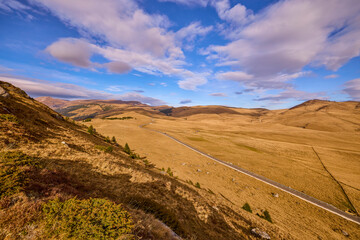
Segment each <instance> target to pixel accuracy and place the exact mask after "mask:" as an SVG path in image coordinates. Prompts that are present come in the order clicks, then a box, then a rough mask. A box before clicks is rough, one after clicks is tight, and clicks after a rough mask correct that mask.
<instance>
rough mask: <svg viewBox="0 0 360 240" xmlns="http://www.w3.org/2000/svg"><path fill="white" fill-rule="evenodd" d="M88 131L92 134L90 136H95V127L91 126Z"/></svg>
mask: <svg viewBox="0 0 360 240" xmlns="http://www.w3.org/2000/svg"><path fill="white" fill-rule="evenodd" d="M87 131H88V133H90V135H93V134H94V133H95V128H94V127H93V125H90V126H89V127H88V130H87Z"/></svg>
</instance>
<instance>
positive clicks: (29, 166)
mask: <svg viewBox="0 0 360 240" xmlns="http://www.w3.org/2000/svg"><path fill="white" fill-rule="evenodd" d="M0 149H2V150H1V152H0V178H1V179H0V180H1V181H0V238H1V239H68V238H72V239H86V238H92V239H178V238H184V239H241V238H248V239H252V238H256V237H255V235H252V234H251V229H254V228H255V227H259V228H261V229H265V230H266V232H267V233H268V234H269V235H270V236H272V237H275V238H277V239H291V238H292V237H291V235H289V234H287V233H285V232H284V231H282V230H281V229H279V228H277V227H276V226H273V225H272V224H271V223H268V222H267V221H266V220H263V219H261V218H257V217H254V216H253V215H252V214H250V213H248V212H247V211H245V210H244V209H240V208H235V209H234V208H232V207H231V205H229V203H228V202H226V201H224V200H223V199H222V198H219V197H218V196H216V195H214V194H213V193H211V192H209V191H207V190H205V189H199V188H196V187H195V186H193V185H189V184H185V183H182V182H181V181H179V180H177V179H176V178H174V177H172V175H173V174H172V173H171V170H170V169H168V171H167V173H166V172H163V171H161V170H160V169H157V168H156V167H154V166H153V164H152V163H151V162H149V161H148V160H146V159H145V158H142V157H140V156H139V155H138V154H136V153H134V152H133V151H131V150H129V149H127V148H125V149H124V148H123V147H122V146H120V145H118V144H117V143H116V139H113V140H111V141H110V140H108V139H107V138H105V137H103V136H102V135H100V134H98V133H96V132H95V131H88V128H86V127H84V126H82V125H78V124H76V123H74V122H73V121H72V120H70V121H69V120H66V119H64V118H63V117H62V116H61V115H59V114H58V113H56V112H54V111H53V110H51V109H50V108H48V107H47V106H45V105H43V104H41V103H39V102H37V101H35V100H33V99H32V98H30V97H29V96H27V95H26V93H25V92H23V91H21V90H20V89H18V88H16V87H14V86H12V85H10V84H8V83H5V82H0ZM124 151H125V152H124ZM235 210H236V211H235Z"/></svg>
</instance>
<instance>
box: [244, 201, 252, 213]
mask: <svg viewBox="0 0 360 240" xmlns="http://www.w3.org/2000/svg"><path fill="white" fill-rule="evenodd" d="M242 209H244V210H245V211H248V212H249V213H252V210H251V207H250V205H249V204H248V203H245V204H244V206H242Z"/></svg>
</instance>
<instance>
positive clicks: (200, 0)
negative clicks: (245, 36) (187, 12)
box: [159, 0, 252, 24]
mask: <svg viewBox="0 0 360 240" xmlns="http://www.w3.org/2000/svg"><path fill="white" fill-rule="evenodd" d="M159 1H160V2H174V3H177V4H183V5H187V6H201V7H206V6H212V7H214V8H215V10H216V12H217V13H218V16H219V18H220V19H222V20H224V21H227V22H230V23H232V24H243V23H246V22H247V21H248V18H251V17H252V12H251V11H249V10H248V9H246V7H245V6H244V5H241V4H240V3H237V4H235V5H234V6H233V7H231V5H230V1H229V0H159Z"/></svg>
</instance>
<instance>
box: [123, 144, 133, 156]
mask: <svg viewBox="0 0 360 240" xmlns="http://www.w3.org/2000/svg"><path fill="white" fill-rule="evenodd" d="M124 152H126V153H127V154H130V153H131V149H130V147H129V145H128V144H127V143H125V147H124Z"/></svg>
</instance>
